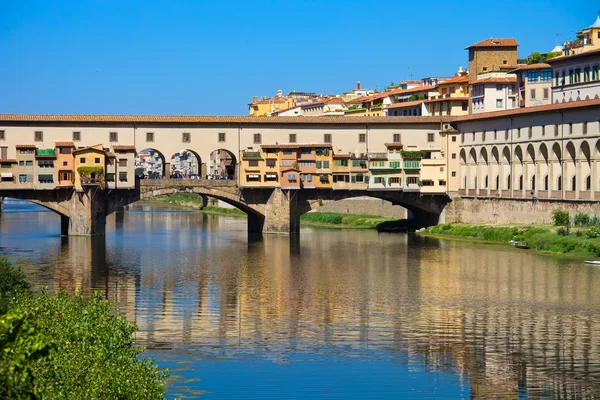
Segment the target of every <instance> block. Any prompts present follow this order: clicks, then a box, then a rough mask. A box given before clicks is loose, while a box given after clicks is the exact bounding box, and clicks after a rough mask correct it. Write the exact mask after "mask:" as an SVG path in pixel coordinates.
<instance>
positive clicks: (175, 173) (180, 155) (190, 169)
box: [165, 149, 203, 178]
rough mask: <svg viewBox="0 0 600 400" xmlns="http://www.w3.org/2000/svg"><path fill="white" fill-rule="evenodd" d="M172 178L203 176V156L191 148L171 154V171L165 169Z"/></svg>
mask: <svg viewBox="0 0 600 400" xmlns="http://www.w3.org/2000/svg"><path fill="white" fill-rule="evenodd" d="M165 172H166V173H168V174H169V176H171V177H172V178H182V177H183V178H188V177H191V176H199V177H200V178H203V176H202V158H201V157H200V155H199V154H198V153H196V152H195V151H193V150H190V149H181V150H178V151H177V152H175V153H173V154H172V155H171V158H170V159H169V171H165Z"/></svg>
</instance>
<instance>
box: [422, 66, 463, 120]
mask: <svg viewBox="0 0 600 400" xmlns="http://www.w3.org/2000/svg"><path fill="white" fill-rule="evenodd" d="M433 89H434V90H432V91H430V92H429V94H428V100H426V101H425V105H426V106H427V112H428V113H429V115H434V116H435V115H439V116H443V115H450V116H454V115H467V114H469V74H468V73H466V72H459V73H458V74H457V75H456V76H455V77H453V78H452V79H448V80H446V81H443V82H440V83H439V84H438V86H437V87H435V88H433Z"/></svg>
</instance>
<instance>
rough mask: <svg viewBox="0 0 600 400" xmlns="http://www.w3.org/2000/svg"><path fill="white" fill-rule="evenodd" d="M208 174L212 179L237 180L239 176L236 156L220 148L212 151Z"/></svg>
mask: <svg viewBox="0 0 600 400" xmlns="http://www.w3.org/2000/svg"><path fill="white" fill-rule="evenodd" d="M206 173H207V174H208V175H210V176H211V178H213V179H216V178H219V179H224V178H225V177H227V179H228V180H235V179H237V176H238V163H237V156H236V154H235V153H234V152H233V151H231V150H228V149H225V148H219V149H216V150H213V151H211V153H210V160H209V165H208V168H207V169H206Z"/></svg>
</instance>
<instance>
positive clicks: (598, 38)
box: [564, 16, 600, 56]
mask: <svg viewBox="0 0 600 400" xmlns="http://www.w3.org/2000/svg"><path fill="white" fill-rule="evenodd" d="M598 49H600V16H599V17H598V18H597V19H596V22H594V24H593V25H591V26H589V27H587V28H585V29H582V30H580V31H579V32H577V40H575V41H573V42H566V43H565V48H564V55H565V56H570V55H573V54H581V53H586V52H588V51H590V50H598Z"/></svg>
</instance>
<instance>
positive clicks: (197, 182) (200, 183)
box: [139, 179, 237, 187]
mask: <svg viewBox="0 0 600 400" xmlns="http://www.w3.org/2000/svg"><path fill="white" fill-rule="evenodd" d="M139 182H140V187H150V186H152V187H157V186H158V187H236V186H237V181H236V180H225V179H141V180H140V181H139Z"/></svg>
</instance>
